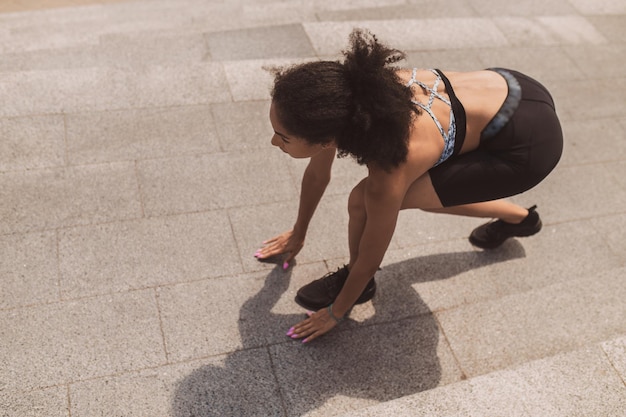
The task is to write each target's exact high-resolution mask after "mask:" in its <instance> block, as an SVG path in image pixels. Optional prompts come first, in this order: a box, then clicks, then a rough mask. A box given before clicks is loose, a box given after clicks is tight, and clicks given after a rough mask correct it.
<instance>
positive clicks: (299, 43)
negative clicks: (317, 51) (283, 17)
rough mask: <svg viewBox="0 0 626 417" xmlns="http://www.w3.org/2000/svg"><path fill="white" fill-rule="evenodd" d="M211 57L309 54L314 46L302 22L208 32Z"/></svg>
mask: <svg viewBox="0 0 626 417" xmlns="http://www.w3.org/2000/svg"><path fill="white" fill-rule="evenodd" d="M207 42H208V44H209V50H210V53H211V57H212V58H213V59H215V60H219V61H232V60H238V59H263V58H280V57H290V58H294V57H295V58H297V57H308V56H311V55H313V49H312V48H311V43H310V41H309V38H308V37H307V34H306V33H305V32H304V30H303V28H302V26H301V25H287V26H273V27H271V28H257V29H245V30H238V31H228V32H212V33H209V34H207Z"/></svg>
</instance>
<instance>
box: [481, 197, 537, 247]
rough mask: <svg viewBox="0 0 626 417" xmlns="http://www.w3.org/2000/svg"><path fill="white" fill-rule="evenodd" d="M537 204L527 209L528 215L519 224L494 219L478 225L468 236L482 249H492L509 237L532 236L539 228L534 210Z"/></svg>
mask: <svg viewBox="0 0 626 417" xmlns="http://www.w3.org/2000/svg"><path fill="white" fill-rule="evenodd" d="M536 208H537V206H532V207H531V208H529V209H528V216H526V218H525V219H524V220H522V222H521V223H519V224H512V223H507V222H505V221H502V220H495V221H492V222H489V223H485V224H483V225H482V226H478V227H477V228H476V229H474V231H473V232H472V234H471V235H470V237H469V241H470V242H471V243H472V245H474V246H478V247H479V248H483V249H494V248H497V247H498V246H500V245H501V244H502V243H504V241H505V240H507V239H508V238H510V237H514V236H518V237H523V236H532V235H534V234H535V233H537V232H539V231H540V230H541V219H540V218H539V214H538V213H537V212H536V211H535V209H536Z"/></svg>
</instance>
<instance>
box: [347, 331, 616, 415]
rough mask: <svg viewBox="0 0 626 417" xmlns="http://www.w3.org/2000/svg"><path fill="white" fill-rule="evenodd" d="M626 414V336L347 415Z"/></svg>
mask: <svg viewBox="0 0 626 417" xmlns="http://www.w3.org/2000/svg"><path fill="white" fill-rule="evenodd" d="M625 415H626V334H624V335H622V336H621V337H617V338H615V339H612V340H610V341H606V342H602V343H596V344H590V345H588V346H585V347H582V348H580V349H577V350H574V351H571V352H567V353H561V354H558V355H554V356H551V357H547V358H543V359H539V360H536V361H531V362H528V363H525V364H522V365H518V366H515V367H511V368H508V369H503V370H500V371H495V372H492V373H489V374H486V375H482V376H478V377H475V378H471V379H469V380H465V381H461V382H457V383H454V384H450V385H447V386H442V387H438V388H435V389H433V390H430V391H424V392H421V393H418V394H414V395H410V396H406V397H403V398H399V399H396V400H393V401H388V402H385V403H381V404H377V405H375V406H372V407H368V408H365V409H362V410H358V411H353V412H349V413H346V414H342V416H343V417H379V416H380V417H383V416H385V417H386V416H397V417H401V416H407V417H417V416H428V417H444V416H445V417H452V416H463V417H492V416H493V417H496V416H498V417H500V416H507V417H535V416H550V417H574V416H581V417H583V416H584V417H589V416H625Z"/></svg>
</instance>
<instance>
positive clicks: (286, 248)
mask: <svg viewBox="0 0 626 417" xmlns="http://www.w3.org/2000/svg"><path fill="white" fill-rule="evenodd" d="M303 247H304V236H299V235H298V234H296V233H295V232H294V231H293V230H289V231H287V232H284V233H281V234H280V235H278V236H274V237H273V238H271V239H268V240H266V241H265V242H263V247H262V248H260V249H259V250H257V251H256V253H255V254H254V256H255V258H257V259H267V258H271V257H272V256H276V255H281V254H287V257H286V258H285V261H284V263H283V269H287V268H288V267H289V264H290V262H291V260H292V259H293V258H295V256H296V255H297V254H298V252H300V250H301V249H302V248H303Z"/></svg>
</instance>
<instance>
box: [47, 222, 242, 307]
mask: <svg viewBox="0 0 626 417" xmlns="http://www.w3.org/2000/svg"><path fill="white" fill-rule="evenodd" d="M59 257H60V261H59V263H60V274H61V278H60V286H61V293H62V295H63V297H66V298H67V297H81V296H86V295H95V294H106V293H109V292H120V291H128V290H131V289H138V288H145V287H152V286H157V285H163V284H170V283H175V282H181V281H183V282H184V281H191V280H198V279H203V278H208V277H216V276H222V275H229V274H233V273H237V272H240V271H241V265H240V262H239V256H238V254H237V247H236V245H235V241H234V239H233V236H232V233H231V229H230V223H229V221H228V216H227V215H226V213H224V212H221V211H216V212H211V213H202V214H189V215H181V216H171V217H164V218H156V219H144V220H138V221H131V222H123V223H114V224H104V225H98V226H88V227H80V228H73V229H66V230H63V231H61V232H60V234H59Z"/></svg>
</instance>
